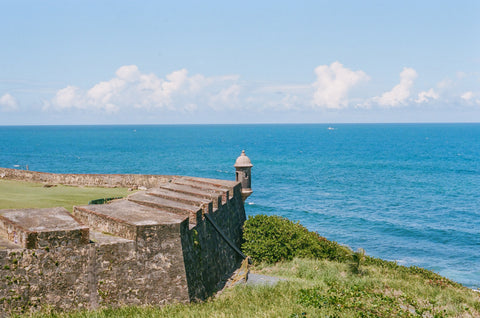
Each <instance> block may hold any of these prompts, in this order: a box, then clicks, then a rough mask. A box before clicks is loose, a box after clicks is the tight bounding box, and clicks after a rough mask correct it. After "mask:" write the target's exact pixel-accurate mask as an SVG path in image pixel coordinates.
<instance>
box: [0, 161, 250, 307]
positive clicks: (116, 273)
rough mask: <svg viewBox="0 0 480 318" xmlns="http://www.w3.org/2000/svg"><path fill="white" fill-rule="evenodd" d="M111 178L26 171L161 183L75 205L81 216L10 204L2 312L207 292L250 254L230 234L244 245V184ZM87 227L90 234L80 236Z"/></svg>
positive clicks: (1, 270)
mask: <svg viewBox="0 0 480 318" xmlns="http://www.w3.org/2000/svg"><path fill="white" fill-rule="evenodd" d="M8 170H9V171H10V170H11V169H8ZM2 171H5V170H4V169H2ZM0 173H1V172H0ZM10 175H11V174H10ZM15 175H17V176H18V174H15ZM30 175H31V176H32V177H30ZM45 175H49V177H48V180H46V179H45V178H44V177H45ZM52 175H53V176H52ZM101 176H102V177H99V175H94V176H88V175H81V176H80V177H78V178H77V177H76V176H75V175H73V176H72V175H66V176H63V177H61V176H58V175H54V174H44V173H34V172H23V176H19V179H20V180H30V181H37V182H38V181H40V182H48V183H53V182H58V181H57V180H63V181H69V180H70V181H71V180H82V182H86V183H89V184H88V185H90V184H91V183H90V182H92V180H93V183H94V184H95V185H98V184H105V183H109V184H110V185H111V184H113V183H115V184H118V185H121V186H131V185H134V184H136V185H141V184H139V183H138V181H139V180H150V181H148V182H151V183H147V182H146V183H143V185H144V186H145V185H148V184H155V187H158V188H155V187H154V188H152V189H149V190H147V191H143V192H137V193H136V194H134V195H132V199H131V200H130V199H128V198H127V199H123V200H117V201H114V202H112V203H110V204H105V205H94V206H82V207H74V209H73V215H70V214H68V212H67V211H66V210H64V209H63V208H52V209H28V210H26V209H23V210H0V316H6V315H8V314H11V313H22V312H31V311H35V310H38V309H39V308H43V307H53V308H57V309H62V310H74V309H75V310H77V309H82V308H88V309H92V308H97V307H99V306H121V305H141V304H151V305H161V304H166V303H172V302H188V301H190V300H195V299H205V298H206V297H208V296H210V295H212V293H214V292H215V291H216V290H218V288H219V286H220V285H221V283H222V281H224V280H225V279H226V278H227V277H228V276H229V275H230V274H231V273H232V272H233V271H234V270H235V269H237V268H238V265H239V263H240V261H241V257H240V256H239V255H238V254H237V253H236V252H235V251H234V250H233V249H232V247H231V246H230V245H229V244H227V242H226V241H225V239H224V238H223V236H226V237H227V238H228V239H229V240H230V241H232V242H233V243H234V244H235V245H236V246H240V244H241V234H242V226H243V223H244V221H245V210H244V207H243V201H242V198H241V185H240V183H236V182H231V181H223V180H211V179H200V178H188V177H174V178H167V177H164V176H144V177H140V176H138V178H137V177H136V178H134V179H131V178H130V176H131V175H127V176H126V178H127V180H128V181H116V180H117V176H109V175H101ZM119 176H120V175H119ZM120 177H121V176H120ZM162 178H165V179H162ZM52 180H55V181H52ZM99 180H100V181H99ZM105 180H107V181H105ZM111 180H115V182H112V181H111ZM131 180H135V182H132V181H131ZM159 180H166V181H164V183H162V182H160V181H159ZM70 181H69V182H70ZM59 183H60V182H59ZM69 184H72V183H69ZM82 184H85V183H82ZM206 214H208V216H209V217H210V218H211V220H213V222H215V224H216V225H217V227H218V228H219V229H220V231H221V232H222V234H223V235H221V234H219V232H218V230H217V229H215V227H214V226H213V225H212V224H211V221H209V218H207V217H206ZM78 233H81V235H82V238H84V237H85V235H87V236H88V238H89V240H85V239H78V235H79V234H78ZM19 235H24V236H25V235H26V237H30V236H32V235H33V236H32V237H41V238H42V241H41V244H36V245H32V244H30V245H28V244H29V243H28V240H27V241H25V242H24V243H22V242H20V240H17V239H16V238H17V237H18V236H19ZM37 243H38V242H37ZM21 244H23V245H21Z"/></svg>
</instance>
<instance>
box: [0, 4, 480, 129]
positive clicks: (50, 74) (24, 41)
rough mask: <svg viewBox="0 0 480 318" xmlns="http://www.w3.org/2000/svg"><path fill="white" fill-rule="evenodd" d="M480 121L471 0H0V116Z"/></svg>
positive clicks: (97, 120)
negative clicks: (238, 0)
mask: <svg viewBox="0 0 480 318" xmlns="http://www.w3.org/2000/svg"><path fill="white" fill-rule="evenodd" d="M391 122H394V123H403V122H480V1H477V0H471V1H466V0H458V1H442V0H436V1H430V0H423V1H418V0H415V1H410V0H405V1H384V0H382V1H368V0H366V1H342V0H337V1H319V0H317V1H278V0H277V1H258V0H257V1H248V0H247V1H241V2H233V1H122V0H116V1H98V0H95V1H90V0H82V1H72V0H57V1H49V0H46V1H38V0H30V1H22V0H11V1H10V0H0V125H78V124H80V125H92V124H235V123H239V124H240V123H242V124H243V123H391Z"/></svg>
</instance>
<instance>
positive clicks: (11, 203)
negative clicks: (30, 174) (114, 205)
mask: <svg viewBox="0 0 480 318" xmlns="http://www.w3.org/2000/svg"><path fill="white" fill-rule="evenodd" d="M128 194H129V192H128V190H127V189H126V188H93V187H73V186H64V185H57V186H53V187H44V185H43V184H42V183H32V182H24V181H14V180H2V179H0V209H20V208H48V207H56V206H63V207H65V208H66V209H67V210H69V211H72V207H73V206H74V205H85V204H88V202H89V201H90V200H94V199H99V198H112V197H124V196H126V195H128Z"/></svg>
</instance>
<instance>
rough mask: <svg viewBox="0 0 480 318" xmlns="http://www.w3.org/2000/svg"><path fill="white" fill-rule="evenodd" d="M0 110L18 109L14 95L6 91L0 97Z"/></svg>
mask: <svg viewBox="0 0 480 318" xmlns="http://www.w3.org/2000/svg"><path fill="white" fill-rule="evenodd" d="M0 110H1V111H4V112H9V111H15V110H18V102H17V100H16V99H15V97H13V96H12V95H10V94H9V93H6V94H4V95H3V96H2V97H0Z"/></svg>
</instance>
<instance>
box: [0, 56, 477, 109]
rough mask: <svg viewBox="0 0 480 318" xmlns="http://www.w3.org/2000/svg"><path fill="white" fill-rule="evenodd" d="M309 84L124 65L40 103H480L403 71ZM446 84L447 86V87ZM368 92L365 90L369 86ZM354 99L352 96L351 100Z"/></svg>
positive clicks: (9, 105) (5, 99) (322, 75)
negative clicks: (380, 80) (423, 84)
mask: <svg viewBox="0 0 480 318" xmlns="http://www.w3.org/2000/svg"><path fill="white" fill-rule="evenodd" d="M314 73H315V75H316V78H315V80H314V82H312V83H305V84H292V83H280V84H278V83H254V82H250V83H247V82H244V81H240V78H239V76H238V75H226V76H210V77H208V76H204V75H202V74H193V75H191V74H189V72H188V71H187V70H186V69H180V70H176V71H173V72H171V73H170V74H167V75H165V76H164V77H161V76H158V75H156V74H153V73H143V72H141V71H140V70H139V68H138V67H137V66H136V65H125V66H122V67H120V68H118V70H117V71H116V72H115V75H114V76H113V78H111V79H110V80H106V81H100V82H98V83H97V84H95V85H93V86H92V87H90V88H88V89H82V88H80V87H77V86H73V85H70V86H67V87H64V88H62V89H60V90H58V91H57V92H56V94H55V95H54V96H53V98H51V99H50V100H49V101H47V102H44V105H43V110H44V111H47V112H52V111H53V112H65V113H67V112H68V111H71V110H83V111H85V113H87V112H91V111H97V112H103V113H106V114H114V113H119V112H123V111H125V110H130V111H134V110H135V109H138V110H142V111H143V112H144V113H149V112H151V113H152V112H155V113H157V114H159V113H160V112H163V113H165V112H169V113H172V114H174V113H178V114H182V113H188V114H200V113H202V114H205V113H206V112H210V113H208V114H213V113H217V114H218V112H223V113H224V114H225V115H229V112H232V111H245V110H248V111H250V114H251V113H254V112H256V113H261V112H264V113H266V114H273V113H274V112H279V113H281V112H283V113H287V112H290V113H292V114H293V113H301V112H305V113H307V112H312V111H314V112H315V111H319V112H321V111H322V110H329V111H337V112H341V111H346V110H349V109H353V108H357V109H358V108H360V109H362V108H363V109H364V110H365V111H367V109H384V110H385V109H389V108H399V107H413V106H415V107H418V105H420V104H422V107H426V106H427V105H428V104H431V103H432V102H435V103H437V104H438V103H442V102H445V101H447V102H449V103H451V102H452V101H453V102H459V103H463V104H464V105H476V104H480V101H479V100H478V97H477V96H479V95H478V94H479V93H478V92H473V91H466V92H465V91H463V93H462V94H458V93H457V95H455V96H453V95H451V94H449V93H448V90H450V89H451V87H452V85H453V81H451V80H443V81H442V82H440V83H438V84H437V86H436V88H435V89H434V88H429V89H424V90H415V88H414V84H415V80H416V78H417V76H418V75H417V72H416V70H415V69H413V68H411V67H405V68H403V70H402V71H401V72H400V74H399V83H398V84H397V85H395V86H394V87H392V88H391V89H389V90H385V91H384V92H383V93H380V94H375V92H373V94H370V96H368V95H369V94H365V93H364V92H362V93H363V95H364V96H363V97H358V96H355V94H354V93H358V90H355V89H356V88H357V87H359V86H360V85H362V84H364V83H366V82H368V81H369V80H370V77H369V76H368V75H367V74H366V73H365V72H364V71H362V70H352V69H349V68H347V67H345V66H344V65H342V64H341V63H340V62H338V61H337V62H333V63H331V64H330V65H328V64H325V65H319V66H317V67H315V68H314ZM448 83H449V84H448ZM447 84H448V85H447ZM367 88H368V87H367ZM351 95H353V96H351ZM0 107H1V108H0V109H1V110H15V109H17V108H18V103H17V101H16V100H15V98H13V97H12V96H11V95H9V94H5V95H4V96H2V97H1V99H0Z"/></svg>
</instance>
